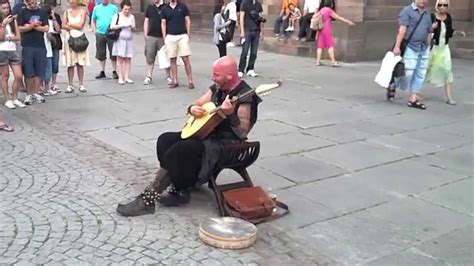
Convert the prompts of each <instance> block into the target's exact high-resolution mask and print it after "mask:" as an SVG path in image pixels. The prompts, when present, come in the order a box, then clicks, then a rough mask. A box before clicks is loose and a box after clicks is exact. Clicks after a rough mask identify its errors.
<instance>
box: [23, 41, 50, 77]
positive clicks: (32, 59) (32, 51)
mask: <svg viewBox="0 0 474 266" xmlns="http://www.w3.org/2000/svg"><path fill="white" fill-rule="evenodd" d="M22 57H23V62H22V67H23V75H24V76H25V77H26V78H31V77H40V78H43V76H44V70H45V69H46V63H47V61H46V48H44V47H29V46H25V47H23V50H22Z"/></svg>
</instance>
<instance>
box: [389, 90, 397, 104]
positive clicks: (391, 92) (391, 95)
mask: <svg viewBox="0 0 474 266" xmlns="http://www.w3.org/2000/svg"><path fill="white" fill-rule="evenodd" d="M395 93H396V91H395V89H387V101H393V100H395Z"/></svg>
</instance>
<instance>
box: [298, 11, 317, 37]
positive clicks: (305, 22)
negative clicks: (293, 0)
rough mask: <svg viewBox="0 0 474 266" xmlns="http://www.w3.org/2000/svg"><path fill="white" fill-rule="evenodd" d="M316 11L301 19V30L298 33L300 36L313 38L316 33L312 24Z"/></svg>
mask: <svg viewBox="0 0 474 266" xmlns="http://www.w3.org/2000/svg"><path fill="white" fill-rule="evenodd" d="M313 15H314V13H308V14H306V15H304V16H303V17H302V18H301V19H300V32H299V33H298V37H299V38H310V37H311V38H313V39H314V35H313V34H312V32H313V31H312V30H311V28H310V26H311V18H312V17H313Z"/></svg>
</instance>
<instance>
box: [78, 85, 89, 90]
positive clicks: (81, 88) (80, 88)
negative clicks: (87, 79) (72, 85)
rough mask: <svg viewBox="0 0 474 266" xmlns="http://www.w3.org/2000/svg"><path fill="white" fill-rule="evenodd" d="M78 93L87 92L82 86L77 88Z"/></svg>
mask: <svg viewBox="0 0 474 266" xmlns="http://www.w3.org/2000/svg"><path fill="white" fill-rule="evenodd" d="M79 91H80V92H87V88H86V87H84V85H81V86H79Z"/></svg>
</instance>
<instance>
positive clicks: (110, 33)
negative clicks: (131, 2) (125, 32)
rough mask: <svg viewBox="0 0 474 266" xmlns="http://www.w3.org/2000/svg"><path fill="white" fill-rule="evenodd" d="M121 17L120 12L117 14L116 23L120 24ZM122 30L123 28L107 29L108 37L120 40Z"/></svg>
mask: <svg viewBox="0 0 474 266" xmlns="http://www.w3.org/2000/svg"><path fill="white" fill-rule="evenodd" d="M119 18H120V14H117V20H116V21H115V25H117V24H118V22H119ZM121 31H122V29H116V30H111V29H110V28H109V30H108V31H107V39H109V40H113V41H116V40H118V38H119V36H120V32H121Z"/></svg>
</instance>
